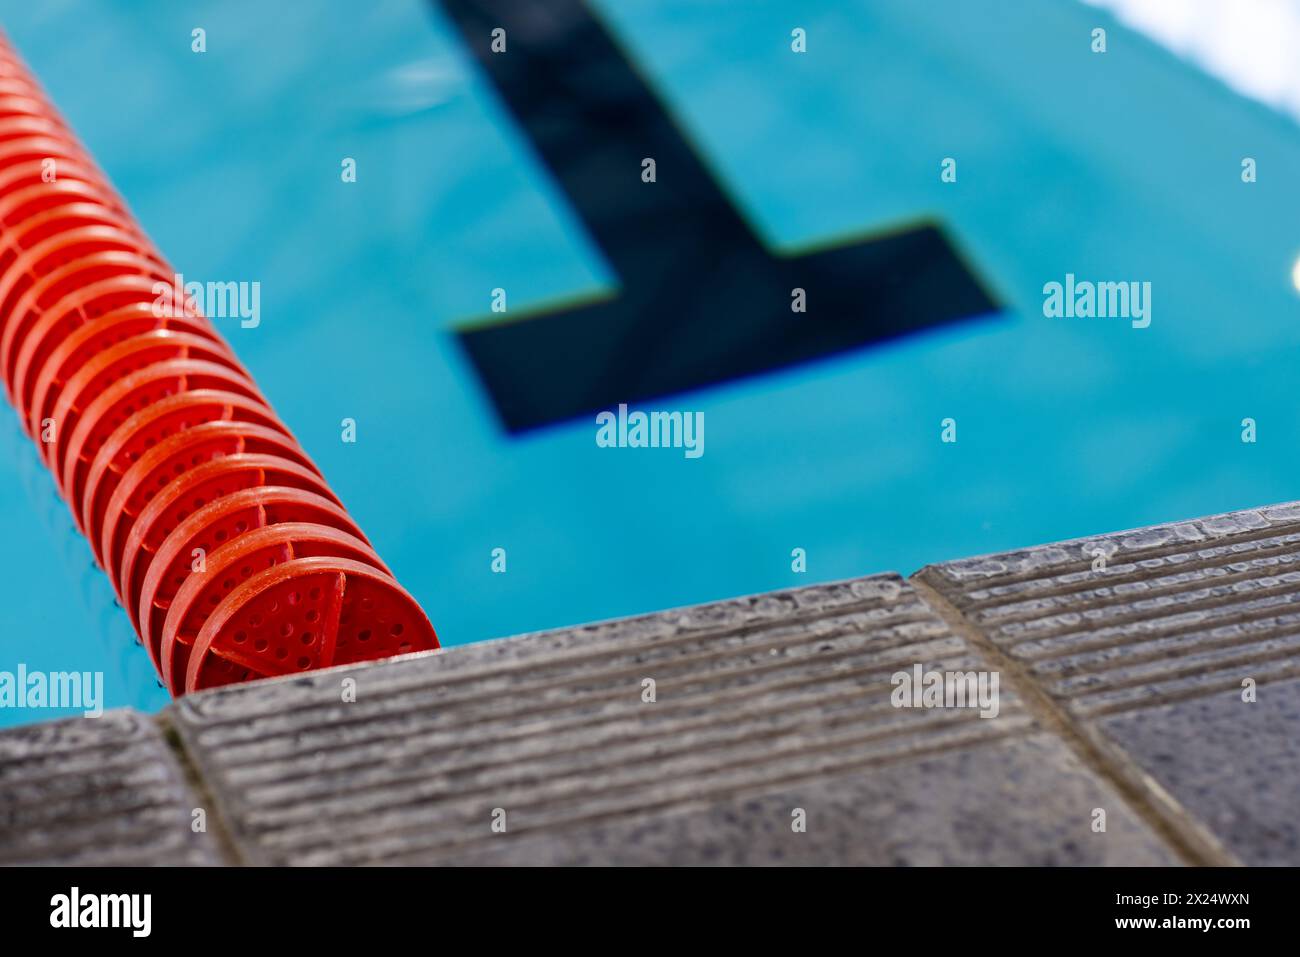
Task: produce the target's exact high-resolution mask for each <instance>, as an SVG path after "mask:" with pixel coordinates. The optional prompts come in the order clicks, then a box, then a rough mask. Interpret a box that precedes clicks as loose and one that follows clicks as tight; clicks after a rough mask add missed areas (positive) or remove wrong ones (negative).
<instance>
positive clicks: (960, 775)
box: [0, 503, 1300, 865]
mask: <svg viewBox="0 0 1300 957" xmlns="http://www.w3.org/2000/svg"><path fill="white" fill-rule="evenodd" d="M1297 625H1300V504H1294V503H1293V504H1286V505H1277V506H1271V507H1265V508H1258V509H1249V510H1244V511H1240V512H1233V513H1230V514H1226V515H1219V516H1214V517H1210V518H1204V519H1198V520H1193V521H1186V522H1177V523H1172V524H1168V525H1162V526H1157V527H1153V528H1148V529H1141V530H1137V531H1129V532H1119V533H1115V534H1110V535H1103V536H1096V537H1093V538H1087V539H1079V540H1076V541H1072V542H1062V543H1055V544H1051V545H1044V546H1040V547H1037V548H1031V549H1025V550H1022V551H1015V552H1008V553H1004V554H1000V555H992V556H982V557H979V558H970V559H961V560H957V561H952V562H946V563H943V564H938V565H930V566H928V567H926V568H924V569H922V570H921V571H920V572H918V573H917V574H916V575H914V576H912V578H911V579H910V580H904V579H903V578H901V577H899V576H898V575H896V574H879V575H873V576H870V577H866V578H860V579H854V580H851V581H843V582H836V583H830V584H819V585H812V586H808V587H805V588H798V589H790V590H784V591H777V592H771V593H768V594H763V595H754V596H749V597H744V598H737V599H731V600H727V601H721V602H715V603H710V604H705V605H698V606H694V607H691V608H681V609H672V610H668V611H663V612H659V613H656V614H652V615H645V616H640V617H635V618H627V619H621V620H617V621H610V622H602V623H597V624H590V625H582V626H578V627H574V628H568V629H562V630H558V631H551V632H543V633H537V634H531V635H522V636H518V637H514V638H506V639H502V640H498V641H491V642H484V643H481V644H476V645H469V646H464V647H457V648H451V649H446V650H443V651H438V652H431V653H427V654H421V655H412V656H408V657H405V658H401V659H393V660H390V661H386V662H380V663H374V664H367V665H364V666H360V667H345V668H336V669H330V670H327V671H319V672H312V673H309V674H306V675H301V676H296V677H290V678H283V679H272V680H266V681H258V682H252V683H249V684H245V685H238V686H232V687H229V688H221V689H217V690H213V691H207V692H202V693H200V694H196V695H191V696H189V697H186V698H183V699H181V700H179V701H176V702H175V703H173V704H172V705H170V706H169V707H168V708H167V709H165V710H164V711H163V712H162V713H161V714H160V715H158V716H157V717H150V716H145V715H141V714H138V713H136V712H132V711H113V712H108V713H106V714H105V715H104V716H102V717H100V718H93V719H92V718H78V719H72V720H65V721H57V722H51V723H47V724H42V725H31V726H26V727H20V728H16V729H13V730H9V731H5V732H3V733H0V822H3V825H4V826H3V827H0V863H2V864H220V863H225V864H374V863H381V864H530V865H531V864H817V863H826V864H884V865H894V864H1050V865H1058V864H1059V865H1144V864H1154V865H1159V864H1188V865H1196V864H1248V865H1258V864H1289V865H1297V864H1300V818H1297V816H1296V815H1295V813H1294V810H1295V807H1296V806H1297V804H1300V628H1298V627H1297ZM918 666H919V669H920V674H921V675H922V676H923V677H926V676H929V675H932V674H936V673H937V674H940V675H942V674H957V673H960V674H969V675H970V676H971V677H972V679H973V680H976V681H978V682H983V684H980V685H979V688H980V690H981V691H983V692H986V695H985V696H983V697H981V699H980V700H979V702H978V703H977V704H975V705H974V706H970V702H968V706H965V707H962V706H960V703H955V704H956V705H957V706H954V702H940V703H941V704H944V705H947V706H940V707H932V706H919V707H917V706H902V707H900V706H899V705H900V704H906V705H912V704H922V705H925V704H934V703H935V702H934V701H933V700H931V699H926V698H925V697H924V696H923V695H922V694H921V693H920V691H919V690H917V692H916V696H915V697H914V698H913V697H908V696H905V695H904V693H903V692H904V690H905V689H903V688H900V687H899V684H900V681H899V680H896V679H895V676H896V675H898V674H900V673H905V674H908V675H913V674H916V673H917V668H918ZM994 680H996V682H997V683H996V696H995V697H990V695H991V694H992V691H993V689H994V687H995V686H994V685H993V683H992V682H993V681H994ZM949 687H952V685H951V683H950V684H949ZM975 687H976V685H975V684H972V685H971V686H970V688H971V689H972V690H974V688H975ZM994 711H996V714H994V713H993V712H994Z"/></svg>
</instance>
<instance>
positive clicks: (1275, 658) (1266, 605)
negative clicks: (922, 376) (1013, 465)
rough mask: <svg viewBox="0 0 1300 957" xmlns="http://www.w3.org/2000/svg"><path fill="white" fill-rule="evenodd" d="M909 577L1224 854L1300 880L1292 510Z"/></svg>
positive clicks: (1297, 555)
mask: <svg viewBox="0 0 1300 957" xmlns="http://www.w3.org/2000/svg"><path fill="white" fill-rule="evenodd" d="M1099 556H1100V557H1099ZM918 577H919V578H920V579H921V580H923V581H924V582H926V583H927V584H929V585H930V586H932V587H933V588H934V589H935V590H936V591H938V592H939V593H940V594H941V595H942V596H943V597H944V598H945V599H946V600H947V601H948V602H949V603H950V604H951V605H952V606H953V607H954V608H955V609H956V610H957V611H958V612H960V614H961V615H962V617H963V618H964V619H965V620H966V622H967V623H968V624H969V625H970V626H972V627H973V628H974V629H976V630H977V631H979V632H980V633H981V634H983V635H984V636H986V637H987V638H988V639H989V640H990V641H992V643H993V644H994V645H995V646H996V647H997V648H998V649H999V650H1000V652H1001V653H1003V654H1005V655H1007V656H1009V657H1010V658H1011V659H1013V660H1014V661H1015V662H1017V663H1018V665H1019V666H1020V667H1022V668H1023V669H1024V672H1023V674H1024V675H1025V676H1026V677H1027V679H1028V680H1032V681H1033V682H1034V683H1036V684H1037V685H1038V686H1039V687H1041V688H1042V689H1043V691H1045V692H1046V693H1047V695H1049V696H1050V698H1051V699H1052V700H1053V701H1055V702H1056V703H1057V705H1058V706H1059V707H1061V708H1062V709H1063V710H1064V711H1065V712H1066V713H1068V714H1069V715H1070V716H1071V718H1072V719H1074V720H1075V721H1077V722H1079V723H1080V725H1081V726H1082V727H1083V728H1085V729H1087V730H1088V732H1089V733H1091V734H1095V735H1100V736H1101V737H1102V738H1104V739H1105V740H1106V741H1109V742H1111V743H1112V744H1113V745H1117V746H1118V747H1119V748H1121V749H1122V750H1123V753H1124V754H1125V755H1127V756H1128V757H1129V758H1131V759H1132V760H1133V761H1135V762H1136V763H1137V764H1138V765H1139V766H1140V767H1141V768H1142V769H1143V770H1144V771H1145V772H1147V773H1148V774H1150V775H1151V776H1152V778H1154V779H1155V780H1156V781H1157V782H1159V784H1160V785H1161V786H1163V788H1164V789H1165V790H1166V791H1167V792H1168V793H1169V794H1171V795H1172V796H1173V797H1174V798H1175V799H1176V800H1177V801H1178V802H1179V803H1180V804H1181V805H1182V806H1183V807H1184V808H1186V809H1187V810H1189V811H1191V812H1192V813H1193V814H1194V815H1195V816H1196V817H1197V818H1198V819H1199V820H1200V821H1201V823H1202V824H1204V825H1206V826H1207V828H1208V829H1209V830H1211V831H1213V832H1215V833H1217V834H1218V836H1219V838H1220V841H1221V843H1222V844H1223V845H1224V847H1226V848H1227V850H1228V851H1229V852H1230V853H1232V854H1234V855H1236V856H1237V857H1238V858H1240V859H1241V860H1243V861H1245V862H1247V863H1288V864H1300V846H1298V845H1297V841H1296V824H1295V820H1294V817H1295V814H1294V810H1295V808H1296V807H1297V806H1300V805H1298V802H1300V749H1297V746H1296V742H1297V741H1300V708H1298V707H1297V698H1296V692H1295V682H1294V681H1293V680H1292V679H1295V678H1297V677H1300V505H1296V504H1289V505H1280V506H1275V507H1271V508H1263V509H1251V510H1247V511H1242V512H1234V513H1231V514H1227V515H1220V516H1214V517H1211V518H1206V519H1200V520H1197V521H1192V522H1180V523H1175V524H1170V525H1164V526H1158V527H1154V528H1148V529H1140V530H1137V531H1132V532H1123V533H1118V534H1113V535H1105V536H1101V537H1098V538H1090V539H1080V540H1078V541H1074V542H1065V543H1058V544H1054V545H1046V546H1042V547H1040V548H1033V549H1027V550H1024V551H1017V552H1009V553H1007V554H1003V555H993V556H984V557H980V558H972V559H965V560H962V561H955V562H948V563H946V564H942V565H935V566H931V567H930V568H927V569H924V570H923V571H922V572H921V573H920V574H919V576H918ZM1245 679H1252V680H1253V681H1254V682H1255V683H1256V684H1257V686H1258V689H1257V693H1258V701H1256V702H1254V703H1247V702H1245V701H1243V700H1242V687H1243V681H1245Z"/></svg>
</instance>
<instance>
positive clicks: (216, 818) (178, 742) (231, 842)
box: [149, 707, 248, 867]
mask: <svg viewBox="0 0 1300 957" xmlns="http://www.w3.org/2000/svg"><path fill="white" fill-rule="evenodd" d="M170 711H171V708H170V707H168V708H164V709H163V710H162V711H160V712H158V714H156V715H150V716H149V717H150V719H151V720H152V721H153V722H154V723H155V724H156V725H157V726H158V730H159V731H161V732H162V736H163V740H164V741H165V742H166V744H167V747H168V748H169V749H170V751H171V753H172V756H173V757H174V758H175V759H176V763H177V765H179V766H180V770H181V783H182V784H184V785H186V786H187V787H188V788H189V791H190V793H191V794H193V795H194V798H195V799H196V800H197V801H198V802H199V803H198V804H197V805H195V806H196V807H201V808H203V809H204V810H205V811H206V812H207V827H208V830H207V834H208V837H209V838H210V839H211V840H212V844H213V848H214V850H215V851H216V854H217V856H218V858H219V859H220V860H221V863H222V864H224V865H227V866H233V867H242V866H244V865H246V864H247V863H248V862H247V861H246V860H244V857H243V855H242V854H241V853H240V852H239V847H238V845H237V844H236V843H235V839H234V837H233V835H232V832H231V829H230V828H229V827H228V826H227V824H226V820H225V816H224V813H223V811H222V809H221V806H220V802H219V801H218V800H217V796H216V792H214V791H213V790H212V789H211V788H209V787H208V784H207V781H206V780H205V779H204V777H203V772H202V771H200V770H199V766H198V763H197V762H196V761H195V760H194V758H193V756H192V755H191V754H190V752H189V750H188V749H187V748H186V747H185V742H184V740H183V739H182V738H181V734H180V731H179V730H178V729H177V727H176V725H175V724H174V723H173V722H172V720H171V715H170Z"/></svg>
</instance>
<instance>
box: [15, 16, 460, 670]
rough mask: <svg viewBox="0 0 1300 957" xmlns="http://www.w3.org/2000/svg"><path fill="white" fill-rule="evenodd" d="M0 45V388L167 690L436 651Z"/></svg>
mask: <svg viewBox="0 0 1300 957" xmlns="http://www.w3.org/2000/svg"><path fill="white" fill-rule="evenodd" d="M174 276H175V270H173V269H172V267H171V266H170V265H169V264H168V263H167V261H166V259H164V258H163V256H162V255H161V254H160V253H159V252H158V250H157V249H156V248H155V247H154V246H153V244H152V242H151V241H150V240H149V238H148V237H147V236H145V234H144V232H143V231H142V230H141V229H140V227H139V225H138V224H137V223H136V222H135V220H134V218H133V217H132V216H131V214H130V212H129V211H128V210H127V208H126V205H125V203H124V202H123V201H122V199H121V197H119V196H118V195H117V193H116V192H114V190H113V188H112V186H111V185H110V184H109V182H108V180H107V178H106V177H105V176H104V174H103V173H102V172H100V171H99V170H98V169H97V168H96V166H95V164H94V162H93V160H92V159H91V158H90V156H89V155H88V154H87V152H86V150H85V149H84V148H83V147H82V145H81V144H80V143H79V142H78V141H77V139H76V137H75V136H74V135H73V134H72V132H71V131H70V130H69V129H68V127H67V124H66V123H64V121H63V119H62V117H60V116H59V114H58V112H57V111H56V110H55V109H54V107H53V106H52V105H51V104H50V102H49V100H48V99H47V98H46V96H45V94H44V92H43V91H42V90H41V89H40V86H39V85H38V84H37V82H36V80H35V79H34V78H33V77H32V75H31V73H30V71H28V69H27V67H26V66H25V65H24V64H23V63H22V61H21V60H20V59H19V57H18V55H17V54H16V53H15V52H14V50H13V48H12V47H11V46H10V45H9V42H8V39H7V38H5V37H4V35H3V34H0V379H3V382H4V387H5V392H6V394H7V396H8V398H9V402H10V403H11V404H12V405H13V406H14V408H15V409H16V410H17V412H18V418H19V421H20V422H21V424H22V426H23V428H24V430H25V431H26V432H27V434H28V435H29V436H31V438H32V439H33V440H34V441H35V442H36V446H37V448H38V449H39V451H40V454H41V457H42V458H43V460H44V461H45V464H46V465H47V466H48V467H49V469H50V471H51V472H52V473H53V474H54V478H55V482H56V484H57V485H58V487H59V490H60V492H61V493H62V495H63V497H64V499H65V500H66V501H67V503H68V506H69V508H70V509H71V511H72V515H73V518H74V519H75V520H76V523H77V527H78V528H79V529H80V530H81V531H82V533H83V534H84V535H85V536H86V538H87V539H88V541H89V542H90V546H91V550H92V551H93V553H94V555H95V560H96V561H97V562H98V563H99V566H100V567H101V568H102V569H104V571H105V573H106V574H107V575H108V576H109V579H110V581H111V582H112V584H113V587H114V589H115V590H116V592H117V596H118V599H119V601H120V602H121V603H122V607H123V608H125V609H126V612H127V615H128V616H129V617H130V619H131V623H132V625H133V626H134V627H135V629H136V633H137V634H138V635H139V636H140V640H141V642H142V643H143V644H144V646H145V648H146V650H147V651H148V652H149V655H150V658H151V659H152V660H153V663H154V665H155V667H156V668H157V669H158V672H159V675H160V676H161V680H162V681H163V683H164V684H165V685H166V686H167V687H168V688H169V689H170V690H171V692H172V693H173V694H175V695H180V694H184V693H187V692H191V691H197V690H199V689H201V688H210V687H215V686H218V685H225V684H232V683H234V682H239V681H246V680H248V679H251V678H259V677H265V676H271V675H289V674H295V673H299V672H303V671H308V670H311V669H315V668H322V667H327V666H330V665H342V664H352V663H355V662H359V661H368V660H373V659H377V658H386V657H390V656H392V655H398V654H405V653H407V652H414V651H426V650H428V649H431V648H437V647H438V638H437V636H436V634H435V633H434V630H433V626H432V625H431V624H430V623H429V619H428V618H427V617H426V616H425V614H424V612H423V611H422V610H421V608H420V606H419V605H418V604H417V603H416V601H415V599H413V598H412V597H411V596H410V595H409V594H408V593H407V592H406V591H405V590H404V589H403V588H402V587H401V585H399V584H398V583H397V581H396V580H395V579H394V578H393V575H392V573H391V572H390V571H389V569H388V566H386V565H385V564H384V562H383V561H382V559H380V557H379V556H378V555H377V554H376V553H375V551H374V549H373V548H372V547H371V544H370V542H369V541H368V540H367V539H366V538H365V536H364V535H363V534H362V532H361V529H360V528H358V527H357V525H356V523H355V522H354V521H353V520H352V519H351V518H350V517H349V516H348V514H347V512H346V511H345V510H344V508H343V505H342V503H340V502H339V500H338V498H337V497H336V496H335V495H334V493H333V492H331V491H330V489H329V486H328V485H327V484H326V482H325V479H324V478H323V477H322V476H321V474H320V470H319V469H317V467H316V465H315V464H314V463H313V462H312V461H311V459H310V458H309V457H308V455H307V453H306V452H305V451H303V449H302V447H301V446H300V445H299V444H298V441H297V440H296V439H295V438H294V437H293V434H292V433H291V432H290V431H289V429H288V428H287V427H286V426H285V425H284V423H283V422H281V421H280V419H279V418H278V417H277V416H276V414H275V412H274V411H273V410H272V409H271V407H270V405H269V404H268V403H267V401H266V399H265V398H264V397H263V396H262V394H261V392H260V391H259V390H258V388H257V385H256V384H255V383H254V382H253V379H252V377H251V376H250V375H249V373H248V370H247V369H245V368H244V366H243V365H242V364H241V363H240V362H239V360H238V359H237V358H236V356H235V354H234V352H233V350H231V348H230V346H229V345H228V344H227V343H226V341H225V340H224V339H223V338H222V336H221V334H220V333H219V332H218V331H217V329H216V328H215V327H214V326H213V325H212V323H211V322H209V321H208V320H207V319H205V318H204V317H203V316H202V315H201V314H200V312H199V309H198V308H197V306H196V305H195V303H193V302H192V301H187V302H185V303H184V304H183V308H181V309H179V310H176V311H177V312H179V314H177V315H170V314H169V315H163V316H159V315H157V314H156V311H155V309H154V308H153V307H154V303H155V300H156V299H157V296H156V295H155V292H154V285H155V283H158V282H165V283H168V284H170V283H171V282H172V280H173V278H174Z"/></svg>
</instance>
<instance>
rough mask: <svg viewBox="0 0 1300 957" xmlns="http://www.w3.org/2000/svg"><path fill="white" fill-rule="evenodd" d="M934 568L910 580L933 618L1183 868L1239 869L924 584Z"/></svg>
mask: <svg viewBox="0 0 1300 957" xmlns="http://www.w3.org/2000/svg"><path fill="white" fill-rule="evenodd" d="M932 567H933V566H926V567H925V568H922V569H921V570H920V571H918V572H916V573H915V574H914V575H912V577H911V578H910V579H908V581H909V583H910V584H911V585H912V587H913V588H915V589H916V591H917V594H918V595H920V596H921V598H922V599H923V600H925V602H926V603H927V604H929V605H930V607H931V608H933V609H934V612H935V614H937V615H938V616H939V617H940V618H942V619H943V620H944V621H945V622H946V623H947V624H948V626H949V627H950V628H951V629H952V630H953V632H954V633H956V634H957V635H960V636H961V637H962V638H965V639H966V640H967V641H968V642H970V643H971V645H972V647H974V648H975V649H976V650H978V651H980V652H981V653H983V654H984V655H985V657H987V658H988V660H989V663H990V664H992V665H994V666H995V667H997V668H998V669H999V670H1000V671H1002V672H1004V673H1005V674H1006V675H1007V677H1008V678H1010V680H1011V684H1012V686H1013V687H1014V688H1015V689H1016V691H1017V692H1018V693H1019V694H1020V697H1021V699H1022V700H1023V702H1024V706H1025V708H1026V709H1027V710H1028V711H1030V712H1031V713H1033V714H1034V715H1035V716H1037V717H1038V718H1039V719H1040V720H1041V721H1042V722H1043V724H1044V726H1045V727H1046V728H1047V729H1048V730H1050V731H1053V732H1055V733H1056V734H1057V735H1058V736H1059V737H1060V738H1061V740H1063V741H1064V742H1065V744H1066V745H1067V746H1068V747H1069V748H1070V749H1071V750H1072V751H1073V752H1074V754H1075V756H1076V757H1078V758H1079V759H1080V760H1081V761H1082V762H1083V763H1084V765H1085V766H1086V767H1088V768H1089V769H1090V770H1091V771H1092V772H1093V773H1094V774H1096V775H1097V776H1098V777H1099V778H1100V779H1101V780H1102V781H1105V782H1107V783H1109V784H1110V785H1111V786H1112V787H1113V788H1114V789H1115V790H1116V791H1117V792H1118V793H1119V796H1120V797H1121V798H1122V799H1123V800H1125V801H1126V802H1127V803H1128V804H1129V806H1130V807H1132V808H1133V810H1134V812H1135V813H1136V814H1137V815H1138V817H1140V818H1141V819H1142V821H1143V822H1144V823H1145V824H1146V825H1147V826H1148V827H1150V828H1151V830H1152V831H1154V832H1155V834H1156V835H1157V836H1158V837H1160V838H1161V839H1162V840H1164V841H1165V843H1166V844H1168V845H1169V846H1170V847H1171V848H1172V849H1173V850H1174V851H1175V852H1176V853H1177V854H1178V855H1179V857H1181V858H1182V859H1183V861H1184V863H1186V864H1191V865H1195V866H1217V867H1223V866H1234V865H1240V864H1241V862H1240V861H1239V860H1237V859H1236V857H1234V856H1233V855H1232V854H1230V853H1229V852H1228V851H1227V850H1226V849H1225V848H1224V847H1223V846H1222V845H1221V844H1220V843H1219V841H1218V840H1217V839H1216V838H1215V837H1214V836H1213V835H1212V834H1211V833H1210V832H1209V831H1208V830H1207V829H1206V828H1205V827H1204V825H1202V824H1201V823H1200V821H1199V820H1197V819H1196V818H1195V817H1193V816H1192V815H1191V814H1190V813H1189V812H1188V811H1187V810H1186V809H1184V808H1183V806H1182V805H1181V804H1180V803H1179V802H1178V801H1176V800H1175V799H1174V798H1173V796H1172V795H1170V794H1169V793H1168V792H1167V791H1166V790H1165V789H1164V788H1163V787H1162V786H1161V785H1160V784H1159V783H1158V782H1157V781H1156V780H1155V779H1154V778H1152V777H1151V775H1149V774H1148V773H1147V772H1146V771H1144V770H1142V768H1141V767H1139V766H1138V765H1137V763H1136V762H1135V761H1134V760H1133V759H1132V758H1131V757H1129V755H1127V754H1126V753H1124V752H1123V751H1122V750H1121V749H1120V748H1118V747H1116V746H1115V745H1114V744H1112V743H1110V742H1108V741H1106V740H1105V739H1104V738H1103V737H1102V736H1101V734H1100V733H1099V732H1097V731H1096V730H1095V729H1092V728H1089V727H1087V726H1086V725H1085V726H1081V725H1080V723H1078V722H1076V721H1074V720H1073V719H1072V718H1071V717H1070V716H1069V715H1068V714H1067V713H1066V711H1065V710H1064V709H1063V708H1062V707H1061V706H1060V705H1058V704H1057V703H1056V702H1055V701H1053V700H1052V698H1051V697H1050V696H1049V695H1048V693H1047V692H1046V691H1045V690H1044V689H1043V687H1042V686H1041V685H1040V684H1039V683H1038V682H1037V681H1035V680H1034V678H1033V676H1032V675H1031V674H1030V673H1029V672H1028V670H1027V669H1026V668H1025V667H1024V665H1023V664H1022V663H1021V662H1020V661H1018V660H1017V659H1015V658H1013V657H1011V656H1010V655H1009V654H1007V653H1006V652H1005V651H1004V650H1003V649H1001V648H999V647H998V646H997V644H996V643H995V642H994V641H993V640H992V639H991V638H989V637H988V636H987V635H985V634H984V633H983V632H981V631H980V630H979V629H978V628H976V627H975V626H974V625H973V624H972V623H971V622H970V621H968V620H967V619H966V617H965V616H964V615H962V613H961V612H960V611H959V610H958V609H957V607H956V606H955V605H953V604H952V603H951V602H949V601H948V599H947V598H946V597H944V595H943V594H942V593H941V592H940V591H939V590H938V589H937V588H935V587H934V585H932V584H931V583H930V582H929V581H928V580H927V578H926V577H925V576H926V573H927V572H928V571H929V570H930V569H931V568H932Z"/></svg>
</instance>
